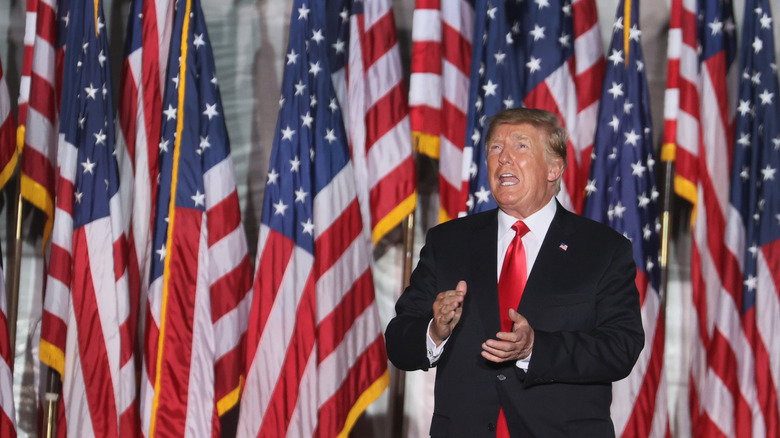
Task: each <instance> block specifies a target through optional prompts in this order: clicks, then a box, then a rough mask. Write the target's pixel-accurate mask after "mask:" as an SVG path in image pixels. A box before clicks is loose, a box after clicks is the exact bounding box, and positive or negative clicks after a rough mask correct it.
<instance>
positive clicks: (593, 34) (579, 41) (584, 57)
mask: <svg viewBox="0 0 780 438" xmlns="http://www.w3.org/2000/svg"><path fill="white" fill-rule="evenodd" d="M574 53H575V56H576V60H577V62H576V71H575V73H574V74H575V75H577V76H579V75H581V74H582V73H584V72H586V71H587V70H589V69H590V68H592V67H593V66H594V65H596V64H597V63H599V62H601V61H602V60H603V59H604V49H603V48H602V46H601V30H600V29H599V26H598V24H595V25H593V27H591V28H590V29H588V30H587V31H585V32H584V33H583V34H582V35H580V36H578V37H577V38H575V39H574ZM564 65H565V64H564ZM596 86H598V87H601V84H598V85H596Z"/></svg>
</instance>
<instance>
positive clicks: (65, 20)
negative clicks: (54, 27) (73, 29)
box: [62, 11, 70, 27]
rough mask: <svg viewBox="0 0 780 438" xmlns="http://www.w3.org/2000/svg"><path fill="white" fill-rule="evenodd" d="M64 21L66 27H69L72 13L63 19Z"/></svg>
mask: <svg viewBox="0 0 780 438" xmlns="http://www.w3.org/2000/svg"><path fill="white" fill-rule="evenodd" d="M62 21H64V22H65V27H68V24H70V11H68V13H67V14H65V16H64V17H62Z"/></svg>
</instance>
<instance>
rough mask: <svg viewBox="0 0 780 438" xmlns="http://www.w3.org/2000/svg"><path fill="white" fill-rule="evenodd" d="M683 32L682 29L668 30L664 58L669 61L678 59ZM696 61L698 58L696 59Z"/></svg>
mask: <svg viewBox="0 0 780 438" xmlns="http://www.w3.org/2000/svg"><path fill="white" fill-rule="evenodd" d="M682 36H683V30H682V28H671V29H669V37H668V39H669V42H668V45H667V48H666V58H667V59H669V60H673V59H680V58H681V56H680V55H681V53H682V46H683V42H682V41H683V39H682ZM696 58H697V59H698V56H697V57H696Z"/></svg>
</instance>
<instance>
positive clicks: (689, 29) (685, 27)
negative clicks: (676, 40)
mask: <svg viewBox="0 0 780 438" xmlns="http://www.w3.org/2000/svg"><path fill="white" fill-rule="evenodd" d="M680 20H682V26H681V29H682V42H683V44H685V45H686V46H688V47H691V48H693V49H694V50H696V48H697V47H699V39H698V35H697V34H696V33H697V32H696V29H697V27H698V26H696V23H697V22H698V20H697V19H696V15H695V13H694V12H693V11H691V10H689V9H685V8H683V9H682V10H681V11H680Z"/></svg>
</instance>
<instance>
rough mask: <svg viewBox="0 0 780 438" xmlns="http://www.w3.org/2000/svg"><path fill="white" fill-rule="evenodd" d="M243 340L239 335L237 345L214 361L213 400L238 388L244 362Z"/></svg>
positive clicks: (243, 337) (220, 398) (217, 399)
mask: <svg viewBox="0 0 780 438" xmlns="http://www.w3.org/2000/svg"><path fill="white" fill-rule="evenodd" d="M244 340H245V336H241V340H240V342H239V343H238V345H237V346H236V347H235V348H233V349H232V350H230V351H228V352H227V353H225V354H224V355H223V356H222V357H220V358H219V359H218V360H217V361H216V362H215V363H214V400H215V402H216V401H219V400H222V399H223V398H224V397H225V396H227V395H228V394H230V392H231V391H233V390H234V389H236V388H238V385H239V382H240V381H241V377H242V372H241V371H242V368H243V363H244V357H243V355H242V353H243V352H244Z"/></svg>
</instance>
